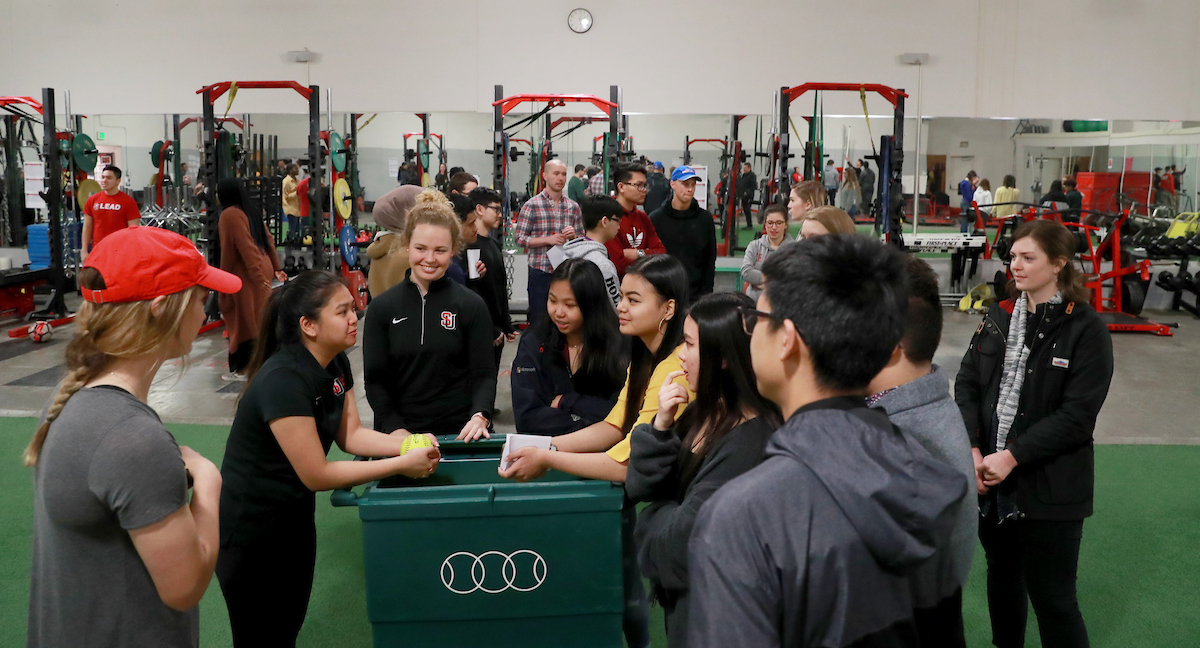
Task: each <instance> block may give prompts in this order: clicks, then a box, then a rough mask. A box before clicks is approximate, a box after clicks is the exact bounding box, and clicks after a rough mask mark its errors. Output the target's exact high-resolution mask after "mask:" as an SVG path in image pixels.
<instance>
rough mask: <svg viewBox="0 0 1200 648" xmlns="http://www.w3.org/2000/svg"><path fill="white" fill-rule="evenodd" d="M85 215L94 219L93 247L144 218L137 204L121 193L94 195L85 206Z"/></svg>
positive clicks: (127, 195)
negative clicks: (133, 221) (132, 221)
mask: <svg viewBox="0 0 1200 648" xmlns="http://www.w3.org/2000/svg"><path fill="white" fill-rule="evenodd" d="M83 215H84V216H91V217H92V247H95V246H96V244H97V243H99V242H100V241H103V240H104V237H106V236H108V235H109V234H112V233H113V232H116V231H117V230H123V229H125V228H126V227H129V221H131V220H137V219H139V218H141V217H142V214H141V212H139V211H138V206H137V202H135V201H134V200H133V198H131V197H130V196H129V194H126V193H124V192H121V191H118V192H117V195H115V196H110V195H108V194H106V193H104V192H103V191H101V192H100V193H97V194H92V196H91V197H90V198H88V199H87V202H86V203H84V205H83Z"/></svg>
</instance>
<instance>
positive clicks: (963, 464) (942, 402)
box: [875, 365, 979, 607]
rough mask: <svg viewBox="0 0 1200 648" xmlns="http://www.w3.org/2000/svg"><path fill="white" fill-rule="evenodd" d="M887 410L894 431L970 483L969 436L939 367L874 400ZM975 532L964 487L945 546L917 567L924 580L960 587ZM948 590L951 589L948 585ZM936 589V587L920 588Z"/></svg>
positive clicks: (970, 492)
mask: <svg viewBox="0 0 1200 648" xmlns="http://www.w3.org/2000/svg"><path fill="white" fill-rule="evenodd" d="M875 406H876V407H882V408H883V409H884V410H886V411H887V413H888V418H889V419H891V420H892V423H893V424H895V425H896V427H898V428H900V431H901V432H903V433H904V434H907V435H908V436H909V437H911V438H913V439H915V440H916V441H917V443H920V444H921V445H922V446H924V447H925V449H926V450H928V451H929V454H931V455H933V458H934V459H939V460H941V461H944V462H946V463H947V464H949V465H951V466H954V467H955V468H956V469H958V472H960V473H962V474H963V475H964V476H965V477H966V478H967V482H968V483H969V484H974V483H975V460H974V459H972V458H971V441H970V439H969V438H967V428H966V427H965V426H964V425H963V422H962V414H961V413H960V412H959V411H958V405H955V404H954V398H953V397H951V396H950V380H949V379H948V378H947V377H946V374H945V372H943V371H939V370H938V368H937V366H936V365H934V367H933V371H931V372H929V374H928V375H925V376H922V377H920V378H917V379H916V380H914V381H912V382H908V383H905V384H903V385H900V386H899V387H897V388H896V389H894V390H892V391H890V392H888V393H887V394H885V395H884V396H882V397H881V398H880V399H879V400H878V401H876V402H875ZM978 533H979V501H978V500H977V499H976V496H975V489H974V488H968V489H967V493H966V494H965V495H963V498H962V500H961V501H960V502H959V504H958V517H957V520H956V521H955V523H954V533H953V534H952V535H951V537H950V548H949V551H947V552H944V553H943V554H942V556H941V557H940V558H938V559H935V560H931V561H930V562H929V564H927V565H926V566H925V567H923V568H922V571H924V572H926V575H927V576H929V577H930V578H929V579H926V582H927V583H941V584H943V585H945V584H946V583H947V582H949V583H955V584H956V586H961V585H963V584H964V583H966V582H967V575H968V574H970V572H971V560H972V559H973V558H974V557H975V538H976V536H977V535H978ZM951 589H953V588H951ZM929 591H936V589H932V590H929V589H927V590H926V592H927V593H928V592H929ZM918 598H924V599H925V600H921V601H918V605H920V606H921V607H929V606H931V605H933V604H935V603H937V601H938V600H940V597H938V598H934V599H933V600H929V599H928V598H926V597H920V596H919V597H918Z"/></svg>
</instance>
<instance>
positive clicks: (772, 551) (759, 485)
mask: <svg viewBox="0 0 1200 648" xmlns="http://www.w3.org/2000/svg"><path fill="white" fill-rule="evenodd" d="M966 490H967V481H966V479H965V478H964V477H963V475H962V474H960V473H959V472H958V471H957V470H955V469H954V468H952V467H950V466H948V465H946V464H945V463H943V462H941V461H938V460H936V459H934V458H933V457H932V456H930V454H929V452H928V451H926V450H925V449H924V448H923V447H921V445H920V444H919V443H916V442H915V441H913V440H910V439H909V438H908V437H906V436H905V435H903V434H902V433H901V432H900V431H899V430H898V429H897V428H896V427H895V426H894V425H892V424H891V422H889V421H888V419H887V415H886V414H884V412H883V410H881V409H867V407H866V405H865V404H864V403H863V399H862V398H858V397H841V398H830V399H826V400H823V401H818V402H815V403H811V404H809V405H807V406H805V407H802V408H800V409H799V410H797V411H796V413H795V414H793V415H792V417H791V418H790V419H789V420H788V422H787V423H785V424H784V426H783V427H782V428H780V429H779V430H778V431H777V432H776V433H775V435H774V436H773V437H772V438H771V441H770V443H769V444H768V446H767V459H766V460H765V461H764V462H763V463H762V464H760V465H759V466H758V467H757V468H755V469H753V470H751V471H750V472H748V473H746V474H744V475H742V476H741V477H738V478H737V479H734V480H733V481H731V482H729V483H728V484H726V485H725V486H724V487H723V488H722V489H721V490H720V491H719V492H718V493H717V494H716V495H714V496H713V497H712V499H710V500H709V502H708V504H706V505H705V506H704V508H703V509H702V510H701V511H700V516H699V518H698V519H697V521H696V527H695V529H694V531H693V532H692V539H691V543H690V545H689V558H690V561H689V564H688V566H689V573H690V580H689V585H690V592H691V603H690V604H691V620H690V623H689V626H688V645H689V646H691V648H708V647H712V648H718V647H719V648H725V647H727V646H755V647H759V648H765V647H770V646H821V647H823V648H835V647H838V646H863V645H871V646H916V645H918V641H919V639H918V638H917V637H918V636H919V631H920V628H918V627H917V622H916V621H915V620H914V615H915V612H914V611H915V608H916V602H915V597H914V595H913V589H914V574H915V569H914V568H915V567H917V566H918V565H920V564H921V563H923V562H924V561H926V560H928V559H929V558H930V557H931V556H933V555H934V553H935V552H936V551H937V550H938V549H940V548H942V547H945V546H947V544H948V543H949V541H950V532H951V529H952V528H953V526H954V520H955V514H956V513H957V511H958V508H957V506H958V504H959V502H960V501H961V500H962V498H963V495H964V493H965V492H966Z"/></svg>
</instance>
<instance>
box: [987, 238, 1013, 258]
mask: <svg viewBox="0 0 1200 648" xmlns="http://www.w3.org/2000/svg"><path fill="white" fill-rule="evenodd" d="M992 250H993V251H994V252H995V254H996V256H997V257H999V258H1000V260H1001V261H1005V262H1007V261H1008V260H1009V257H1011V252H1012V240H1011V239H1000V240H999V241H996V245H994V246H992Z"/></svg>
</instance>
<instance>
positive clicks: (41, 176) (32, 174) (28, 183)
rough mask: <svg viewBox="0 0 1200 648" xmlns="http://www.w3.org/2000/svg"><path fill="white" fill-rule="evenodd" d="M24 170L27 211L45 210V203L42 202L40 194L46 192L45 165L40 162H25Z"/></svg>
mask: <svg viewBox="0 0 1200 648" xmlns="http://www.w3.org/2000/svg"><path fill="white" fill-rule="evenodd" d="M24 170H25V206H26V207H28V208H29V209H45V208H46V201H45V200H42V195H41V194H42V192H43V191H45V190H46V165H45V164H43V163H42V162H26V163H25V166H24Z"/></svg>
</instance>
